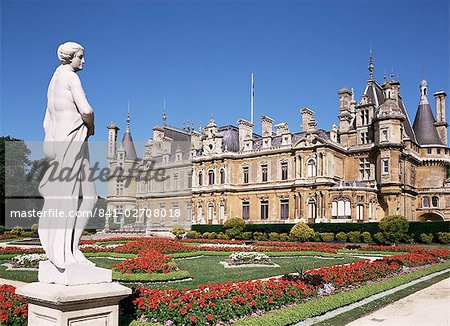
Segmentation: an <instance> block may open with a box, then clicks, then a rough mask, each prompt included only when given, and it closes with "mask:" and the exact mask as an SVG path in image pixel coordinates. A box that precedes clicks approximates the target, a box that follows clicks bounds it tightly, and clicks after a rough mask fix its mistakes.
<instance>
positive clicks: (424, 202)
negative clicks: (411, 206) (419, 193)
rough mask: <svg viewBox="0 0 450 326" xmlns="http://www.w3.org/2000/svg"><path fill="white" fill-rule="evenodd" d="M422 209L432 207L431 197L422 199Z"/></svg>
mask: <svg viewBox="0 0 450 326" xmlns="http://www.w3.org/2000/svg"><path fill="white" fill-rule="evenodd" d="M422 207H430V197H423V198H422Z"/></svg>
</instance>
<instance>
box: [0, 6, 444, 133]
mask: <svg viewBox="0 0 450 326" xmlns="http://www.w3.org/2000/svg"><path fill="white" fill-rule="evenodd" d="M65 41H76V42H79V43H81V44H82V45H83V46H84V47H85V50H86V52H85V55H86V65H85V68H84V70H83V71H82V72H80V74H79V76H80V78H81V80H82V83H83V85H84V89H85V91H86V93H87V96H88V99H89V101H90V103H91V105H92V107H93V108H94V110H95V113H96V135H95V136H94V137H93V140H96V141H102V140H106V135H107V129H106V125H107V124H108V123H109V122H111V121H114V122H116V124H118V125H119V126H120V127H121V132H122V131H123V130H124V126H125V118H126V111H127V103H128V101H130V103H131V114H132V122H131V124H132V125H131V127H132V134H133V137H134V138H135V139H136V140H145V139H147V138H148V137H150V136H151V134H152V127H153V126H154V125H155V124H157V123H160V122H161V116H162V106H163V99H164V98H166V99H167V107H168V109H167V115H168V120H167V122H168V124H171V125H177V126H181V124H182V123H183V121H192V120H194V121H195V125H196V126H198V123H199V122H201V123H202V125H203V126H204V125H205V124H206V123H207V121H208V120H209V116H210V114H211V113H214V117H215V120H216V122H217V123H218V124H219V125H226V124H235V122H236V120H238V119H239V118H247V119H249V117H250V75H251V73H252V72H254V73H255V87H256V89H255V116H256V117H257V118H256V121H255V122H256V129H255V130H256V131H257V132H259V131H260V122H259V117H260V116H261V115H268V116H270V117H272V118H274V119H275V122H276V123H279V122H288V123H289V125H290V128H291V130H295V131H298V130H299V129H300V124H301V119H300V114H299V108H301V107H303V106H307V107H309V108H311V109H312V110H314V111H315V112H316V119H317V120H318V124H319V127H320V128H323V129H327V130H328V129H329V128H330V127H331V125H332V123H333V122H337V118H336V116H337V114H338V109H337V108H338V98H337V91H338V90H339V89H340V88H341V87H342V86H346V87H348V88H351V87H354V89H355V92H356V97H357V99H358V100H359V99H360V96H361V93H362V91H363V89H364V86H365V83H366V80H367V78H368V71H367V65H368V52H369V47H370V45H371V44H372V47H373V53H374V64H375V72H374V74H375V77H376V79H377V80H378V81H379V82H382V80H383V73H384V71H385V70H386V71H387V73H388V74H390V71H391V69H392V68H393V69H394V74H395V76H397V75H398V77H399V80H400V82H401V94H402V96H403V98H404V101H405V103H406V106H407V108H408V111H409V115H410V118H411V119H412V120H413V119H414V116H415V110H416V108H417V105H418V101H419V82H420V80H421V79H422V77H423V76H425V78H426V79H427V80H428V84H429V88H430V89H429V93H430V94H431V93H433V92H435V91H437V90H445V91H447V93H448V92H449V2H448V1H406V0H404V1H336V2H335V1H320V0H319V1H227V2H222V1H164V2H158V1H4V0H2V1H1V94H2V96H1V113H2V116H1V133H0V134H1V135H8V134H9V135H11V136H14V137H16V138H21V139H26V140H41V139H43V130H42V120H43V117H44V112H45V107H46V92H47V86H48V82H49V80H50V78H51V76H52V73H53V71H54V69H55V68H56V67H57V66H58V64H59V62H58V60H57V58H56V48H57V47H58V45H59V44H61V43H63V42H65ZM430 102H432V103H433V101H430ZM432 106H433V107H434V104H433V105H432ZM121 137H122V133H121V134H120V138H121Z"/></svg>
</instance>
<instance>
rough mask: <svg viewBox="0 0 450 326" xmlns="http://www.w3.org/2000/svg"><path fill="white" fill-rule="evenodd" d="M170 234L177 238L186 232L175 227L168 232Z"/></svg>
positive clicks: (181, 228)
mask: <svg viewBox="0 0 450 326" xmlns="http://www.w3.org/2000/svg"><path fill="white" fill-rule="evenodd" d="M170 232H172V234H174V235H175V236H176V237H177V238H179V237H181V236H182V235H183V234H185V233H186V230H185V229H184V228H183V227H182V226H179V225H176V226H174V227H173V228H172V230H170Z"/></svg>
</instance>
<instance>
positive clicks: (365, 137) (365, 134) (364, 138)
mask: <svg viewBox="0 0 450 326" xmlns="http://www.w3.org/2000/svg"><path fill="white" fill-rule="evenodd" d="M368 143H369V133H368V132H367V131H362V132H361V133H360V144H362V145H364V144H368Z"/></svg>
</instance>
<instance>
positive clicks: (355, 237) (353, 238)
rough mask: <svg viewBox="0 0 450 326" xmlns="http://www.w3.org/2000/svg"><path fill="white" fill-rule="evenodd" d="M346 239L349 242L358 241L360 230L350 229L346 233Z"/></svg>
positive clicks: (359, 239)
mask: <svg viewBox="0 0 450 326" xmlns="http://www.w3.org/2000/svg"><path fill="white" fill-rule="evenodd" d="M348 241H350V242H351V243H359V242H360V241H361V232H359V231H350V232H349V233H348Z"/></svg>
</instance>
